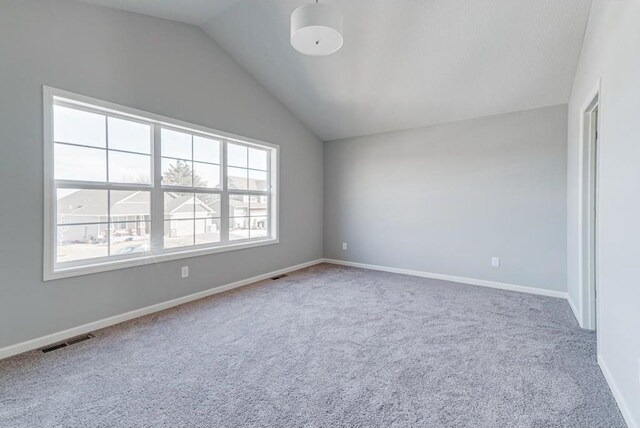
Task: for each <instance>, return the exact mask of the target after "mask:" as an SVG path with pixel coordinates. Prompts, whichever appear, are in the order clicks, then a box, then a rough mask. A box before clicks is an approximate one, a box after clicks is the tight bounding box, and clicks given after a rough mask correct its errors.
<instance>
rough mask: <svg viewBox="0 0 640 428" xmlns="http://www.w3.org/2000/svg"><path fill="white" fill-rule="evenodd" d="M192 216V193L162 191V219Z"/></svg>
mask: <svg viewBox="0 0 640 428" xmlns="http://www.w3.org/2000/svg"><path fill="white" fill-rule="evenodd" d="M193 217H194V205H193V193H177V192H164V219H165V220H179V219H188V218H193Z"/></svg>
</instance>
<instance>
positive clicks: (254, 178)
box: [249, 169, 267, 192]
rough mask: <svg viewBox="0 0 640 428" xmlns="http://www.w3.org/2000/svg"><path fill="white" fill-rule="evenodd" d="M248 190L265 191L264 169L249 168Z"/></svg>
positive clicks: (265, 174) (265, 178)
mask: <svg viewBox="0 0 640 428" xmlns="http://www.w3.org/2000/svg"><path fill="white" fill-rule="evenodd" d="M249 190H258V191H262V192H264V191H266V190H267V173H266V172H265V171H255V170H253V169H250V170H249Z"/></svg>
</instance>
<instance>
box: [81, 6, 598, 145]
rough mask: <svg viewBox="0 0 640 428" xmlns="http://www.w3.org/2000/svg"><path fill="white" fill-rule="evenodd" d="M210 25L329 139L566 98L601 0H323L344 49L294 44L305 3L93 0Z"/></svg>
mask: <svg viewBox="0 0 640 428" xmlns="http://www.w3.org/2000/svg"><path fill="white" fill-rule="evenodd" d="M85 1H87V2H90V3H96V4H101V5H103V6H109V7H116V8H121V9H126V10H131V11H135V12H139V13H144V14H148V15H153V16H158V17H162V18H167V19H173V20H176V21H182V22H186V23H189V24H194V25H199V26H200V27H202V28H203V29H204V30H205V31H206V32H207V34H209V36H210V37H211V38H212V39H214V40H215V41H216V42H217V43H218V44H219V45H221V46H222V47H223V48H224V49H225V50H226V51H227V52H229V53H230V54H231V55H232V56H233V57H234V58H235V59H236V60H237V61H238V62H239V63H240V64H241V65H242V66H243V67H244V68H246V69H247V70H248V71H249V72H250V73H251V74H252V75H253V76H254V77H255V78H256V79H257V80H258V81H260V83H262V85H263V86H265V87H266V88H267V89H268V90H269V91H270V92H271V93H272V94H273V95H274V96H276V97H277V98H279V99H280V100H281V101H282V102H283V103H284V104H285V105H286V106H287V107H288V108H289V109H290V110H291V111H292V112H293V113H294V114H295V115H296V116H298V117H299V118H300V119H301V120H302V121H303V122H305V123H306V124H307V125H308V126H309V128H310V129H311V130H312V131H313V132H315V133H316V134H317V135H318V136H319V137H320V138H321V139H323V140H332V139H337V138H344V137H351V136H356V135H366V134H373V133H378V132H384V131H391V130H397V129H405V128H413V127H418V126H426V125H432V124H437V123H445V122H451V121H456V120H462V119H469V118H474V117H481V116H487V115H492V114H499V113H506V112H513V111H520V110H526V109H531V108H537V107H543V106H549V105H555V104H563V103H566V102H567V101H568V99H569V94H570V91H571V86H572V83H573V78H574V75H575V71H576V66H577V63H578V58H579V55H580V49H581V47H582V39H583V34H584V30H585V27H586V23H587V19H588V15H589V9H590V5H591V0H562V1H558V0H534V1H532V0H422V1H421V0H393V1H392V0H323V3H329V4H332V5H334V6H336V7H337V8H339V9H340V10H341V11H342V13H343V15H344V39H345V42H344V46H343V47H342V49H341V50H340V51H338V52H337V53H336V54H334V55H332V56H329V57H307V56H304V55H301V54H299V53H298V52H296V51H295V50H294V49H293V48H292V47H291V45H290V43H289V16H290V14H291V12H292V11H293V10H294V9H295V8H296V7H298V6H300V5H302V4H305V3H308V1H302V0H85Z"/></svg>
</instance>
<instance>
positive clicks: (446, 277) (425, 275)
mask: <svg viewBox="0 0 640 428" xmlns="http://www.w3.org/2000/svg"><path fill="white" fill-rule="evenodd" d="M324 261H325V262H326V263H331V264H334V265H342V266H352V267H358V268H362V269H371V270H379V271H383V272H392V273H400V274H403V275H411V276H420V277H423V278H431V279H440V280H442V281H451V282H459V283H462V284H470V285H479V286H481V287H490V288H498V289H500V290H510V291H519V292H521V293H529V294H538V295H541V296H550V297H558V298H561V299H567V298H568V294H567V293H565V292H562V291H553V290H545V289H544V288H536V287H526V286H524V285H514V284H507V283H504V282H495V281H487V280H484V279H474V278H465V277H461V276H452V275H443V274H440V273H430V272H423V271H419V270H410V269H399V268H394V267H388V266H378V265H369V264H365V263H355V262H347V261H344V260H335V259H324Z"/></svg>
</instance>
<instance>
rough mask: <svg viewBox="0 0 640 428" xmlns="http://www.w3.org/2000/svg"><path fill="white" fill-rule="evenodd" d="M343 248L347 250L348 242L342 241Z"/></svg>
mask: <svg viewBox="0 0 640 428" xmlns="http://www.w3.org/2000/svg"><path fill="white" fill-rule="evenodd" d="M342 249H343V250H345V251H346V249H347V243H346V242H343V243H342Z"/></svg>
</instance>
